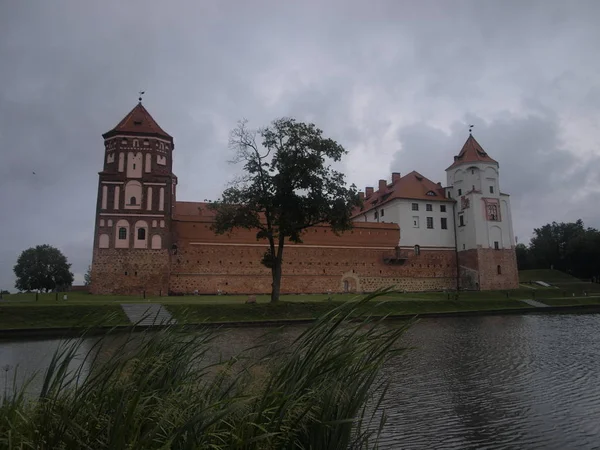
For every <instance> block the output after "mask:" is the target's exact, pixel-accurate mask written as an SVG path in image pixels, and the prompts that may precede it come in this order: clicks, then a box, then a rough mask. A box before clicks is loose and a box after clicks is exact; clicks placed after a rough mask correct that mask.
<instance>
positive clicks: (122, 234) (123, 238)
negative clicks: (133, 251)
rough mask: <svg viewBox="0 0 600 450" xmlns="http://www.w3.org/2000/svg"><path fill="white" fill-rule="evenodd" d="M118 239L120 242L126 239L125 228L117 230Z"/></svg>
mask: <svg viewBox="0 0 600 450" xmlns="http://www.w3.org/2000/svg"><path fill="white" fill-rule="evenodd" d="M119 239H120V240H122V241H123V240H125V239H127V228H125V227H121V228H119Z"/></svg>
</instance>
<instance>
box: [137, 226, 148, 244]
mask: <svg viewBox="0 0 600 450" xmlns="http://www.w3.org/2000/svg"><path fill="white" fill-rule="evenodd" d="M137 231H138V232H137V238H138V240H139V241H143V240H144V239H146V229H145V228H138V230H137Z"/></svg>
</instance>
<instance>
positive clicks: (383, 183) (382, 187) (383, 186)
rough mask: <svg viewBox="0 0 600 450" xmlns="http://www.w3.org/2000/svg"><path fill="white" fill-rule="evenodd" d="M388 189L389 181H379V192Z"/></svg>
mask: <svg viewBox="0 0 600 450" xmlns="http://www.w3.org/2000/svg"><path fill="white" fill-rule="evenodd" d="M386 188H387V180H379V192H383V191H385V189H386Z"/></svg>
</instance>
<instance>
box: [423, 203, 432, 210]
mask: <svg viewBox="0 0 600 450" xmlns="http://www.w3.org/2000/svg"><path fill="white" fill-rule="evenodd" d="M425 210H426V211H433V205H432V204H431V203H427V204H426V205H425Z"/></svg>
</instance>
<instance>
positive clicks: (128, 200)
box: [125, 180, 144, 209]
mask: <svg viewBox="0 0 600 450" xmlns="http://www.w3.org/2000/svg"><path fill="white" fill-rule="evenodd" d="M143 200H144V197H143V195H142V184H141V183H140V182H139V181H135V180H131V181H128V182H127V184H126V185H125V209H141V207H142V201H143Z"/></svg>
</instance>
